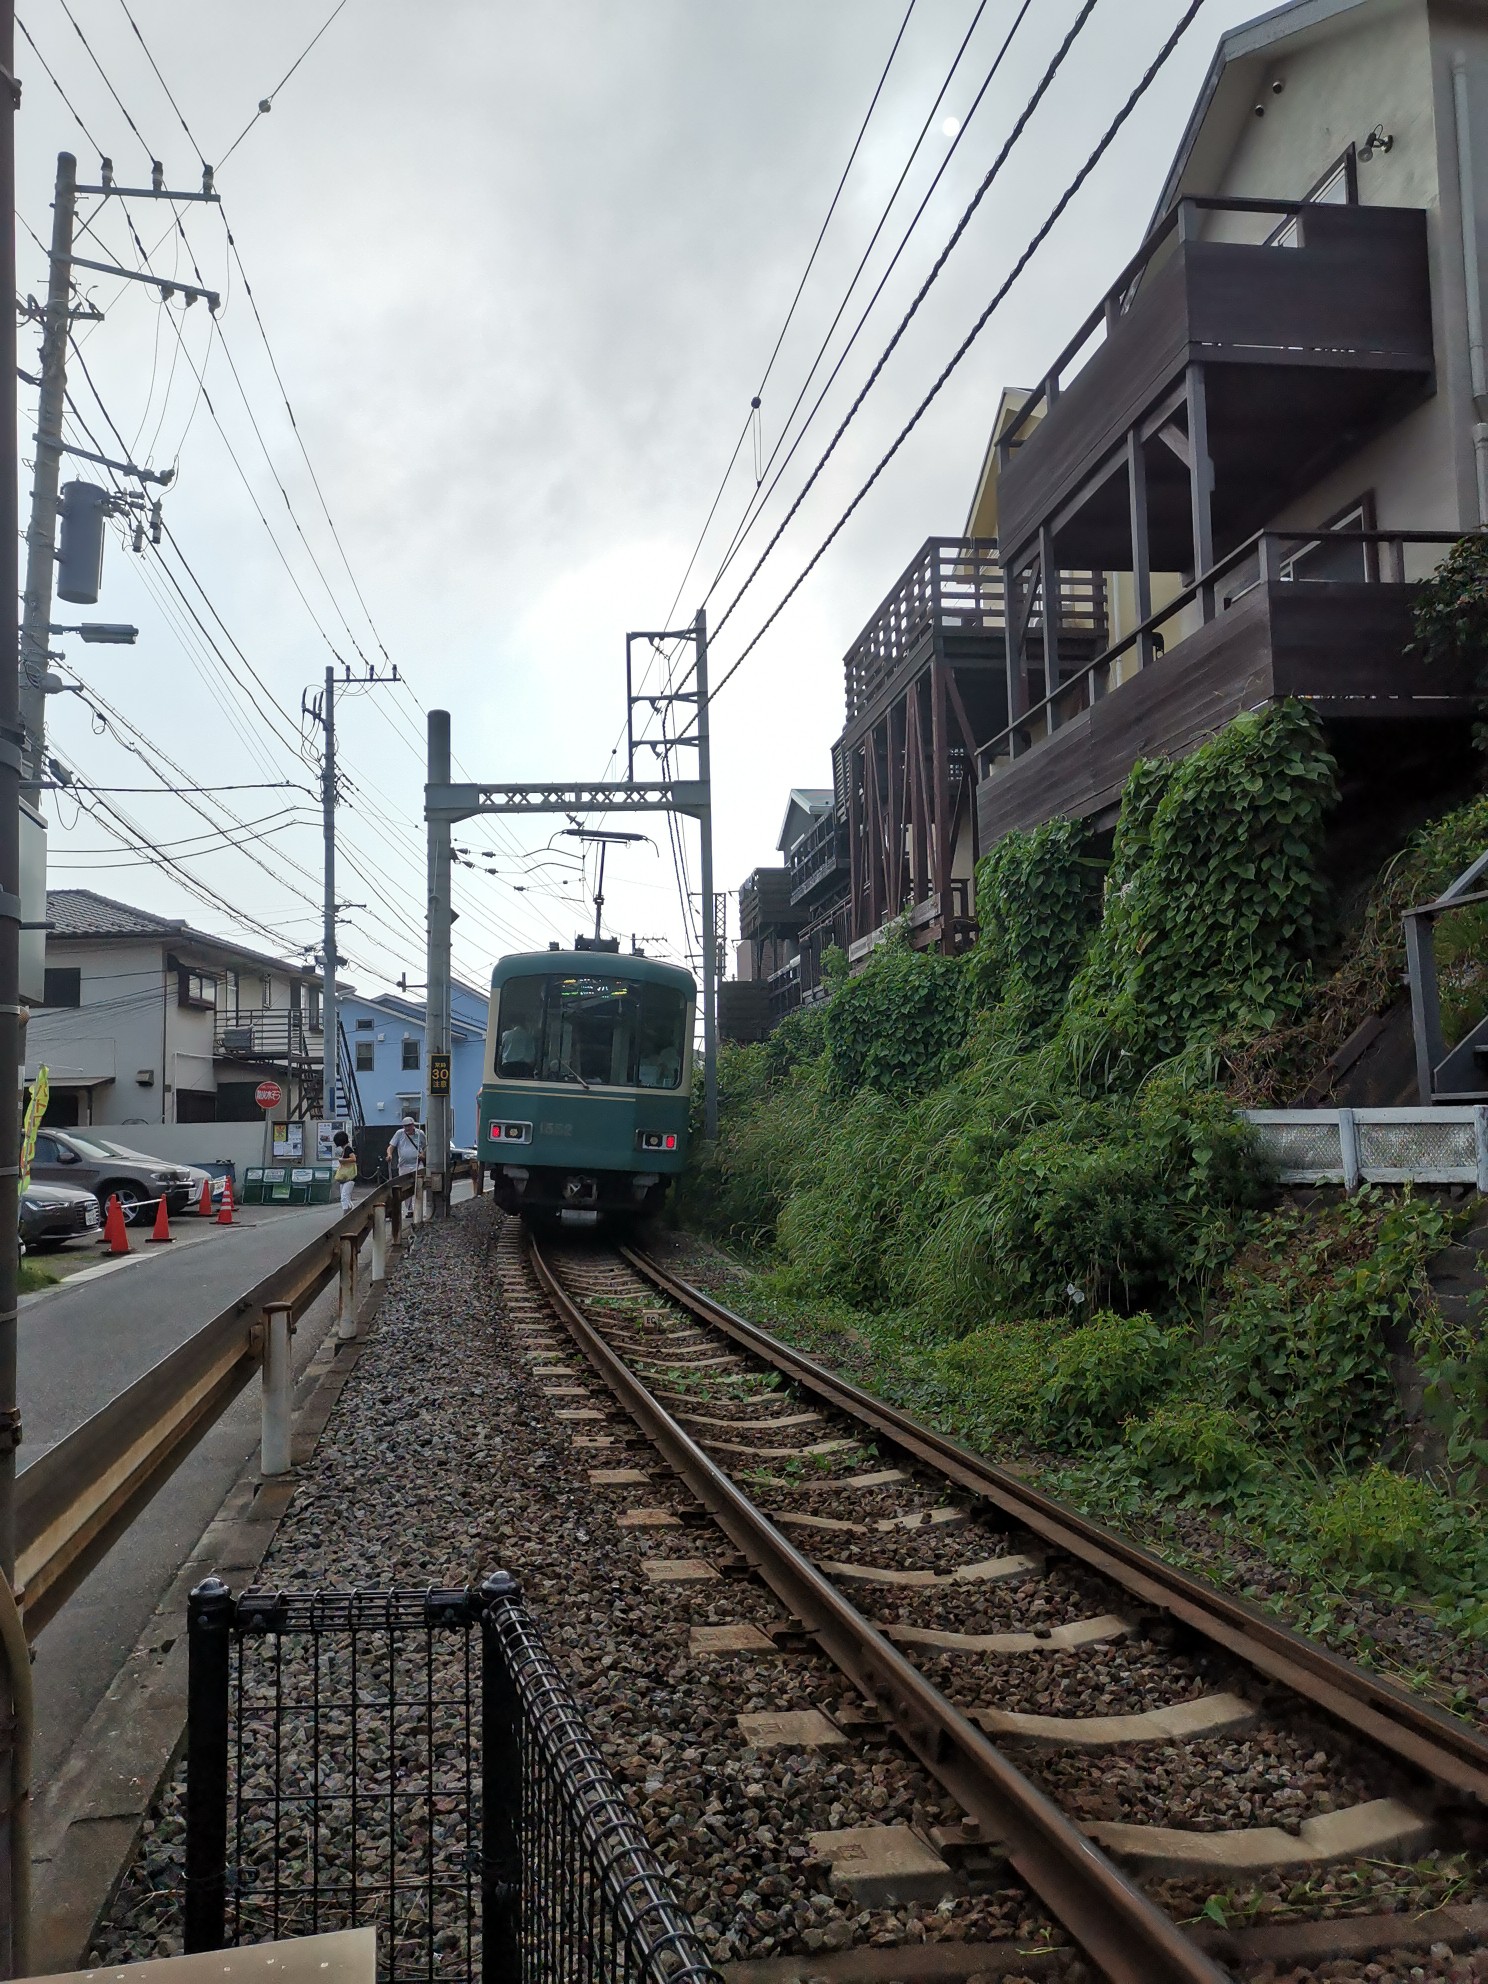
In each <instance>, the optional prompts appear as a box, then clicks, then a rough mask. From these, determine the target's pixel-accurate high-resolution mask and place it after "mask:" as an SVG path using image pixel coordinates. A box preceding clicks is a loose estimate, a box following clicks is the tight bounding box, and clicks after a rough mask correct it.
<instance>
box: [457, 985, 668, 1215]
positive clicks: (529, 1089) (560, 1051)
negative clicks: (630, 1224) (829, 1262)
mask: <svg viewBox="0 0 1488 1984" xmlns="http://www.w3.org/2000/svg"><path fill="white" fill-rule="evenodd" d="M696 999H697V987H696V985H695V983H694V981H693V979H692V977H691V975H690V974H689V973H688V972H686V971H683V970H681V969H680V968H679V967H678V966H676V965H670V964H661V963H659V962H658V961H657V960H655V959H652V958H643V957H622V956H620V955H619V954H618V953H617V952H613V951H600V950H584V951H560V950H557V949H553V950H548V951H534V952H526V953H519V954H516V955H514V956H511V957H505V958H502V959H501V961H500V962H499V964H498V965H497V966H496V968H495V970H494V971H493V972H492V974H491V1011H490V1020H489V1023H488V1026H487V1030H486V1068H485V1080H484V1082H483V1083H482V1086H481V1094H480V1114H479V1138H480V1161H481V1163H482V1164H483V1165H484V1166H485V1168H486V1169H487V1171H488V1172H489V1173H490V1176H491V1182H492V1185H493V1187H494V1189H495V1194H496V1200H497V1203H498V1204H499V1205H501V1206H502V1207H503V1208H504V1209H505V1210H506V1211H508V1212H515V1213H522V1214H539V1215H543V1214H546V1215H552V1214H554V1213H567V1214H571V1215H579V1216H581V1217H583V1218H584V1219H586V1220H592V1219H595V1218H597V1217H600V1216H610V1217H625V1216H629V1217H638V1216H644V1215H646V1214H648V1213H654V1212H656V1211H657V1210H658V1209H659V1207H660V1205H661V1202H662V1200H663V1199H664V1198H665V1196H666V1190H667V1186H668V1185H669V1184H670V1183H671V1181H672V1179H673V1178H674V1177H675V1176H676V1175H677V1173H678V1172H679V1171H681V1170H682V1168H683V1166H684V1165H685V1164H686V1162H687V1115H688V1103H689V1098H690V1096H691V1090H692V1029H693V1010H694V1006H695V1004H696Z"/></svg>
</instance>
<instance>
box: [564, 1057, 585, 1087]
mask: <svg viewBox="0 0 1488 1984" xmlns="http://www.w3.org/2000/svg"><path fill="white" fill-rule="evenodd" d="M558 1065H559V1067H560V1068H561V1069H562V1070H563V1072H564V1074H566V1075H572V1076H573V1078H574V1080H575V1081H576V1082H577V1083H578V1085H579V1087H580V1088H583V1089H587V1088H589V1087H591V1086H592V1084H591V1083H589V1082H586V1081H585V1080H584V1077H583V1076H582V1075H581V1074H580V1073H579V1071H578V1069H577V1068H575V1067H572V1066H570V1064H569V1063H568V1062H567V1061H565V1060H564V1059H563V1057H562V1055H560V1056H559V1057H558Z"/></svg>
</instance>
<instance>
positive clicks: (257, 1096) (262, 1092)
mask: <svg viewBox="0 0 1488 1984" xmlns="http://www.w3.org/2000/svg"><path fill="white" fill-rule="evenodd" d="M253 1100H254V1101H255V1102H256V1103H257V1104H258V1106H259V1108H260V1109H277V1108H278V1107H279V1105H280V1103H281V1102H282V1101H283V1100H284V1090H283V1089H282V1088H281V1087H280V1086H279V1084H278V1082H260V1083H259V1085H258V1087H257V1088H256V1089H255V1090H254V1091H253Z"/></svg>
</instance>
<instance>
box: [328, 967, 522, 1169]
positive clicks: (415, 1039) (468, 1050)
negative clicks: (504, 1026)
mask: <svg viewBox="0 0 1488 1984" xmlns="http://www.w3.org/2000/svg"><path fill="white" fill-rule="evenodd" d="M337 1001H338V1004H339V1006H340V1013H341V1024H342V1026H343V1027H344V1028H345V1030H346V1039H347V1042H348V1044H349V1046H350V1049H351V1060H352V1066H353V1067H354V1068H355V1070H356V1081H357V1092H358V1094H359V1095H360V1096H361V1099H362V1115H363V1118H364V1119H365V1121H366V1122H367V1123H368V1124H369V1125H371V1124H382V1123H385V1124H386V1125H387V1133H388V1135H389V1136H390V1137H391V1136H392V1134H393V1131H394V1130H395V1129H396V1128H397V1127H398V1125H399V1123H400V1122H401V1121H402V1120H403V1118H404V1117H405V1116H416V1117H417V1118H418V1120H419V1121H420V1122H422V1121H423V1120H424V1087H425V1083H426V1082H427V1080H428V1075H427V1072H426V1067H425V1053H426V1048H425V1041H424V1005H423V1001H422V1000H421V999H400V998H399V997H398V995H397V994H396V993H395V992H389V993H385V994H383V995H382V996H381V997H379V998H375V999H370V998H363V997H362V996H361V995H360V994H359V993H356V992H347V991H342V992H339V993H338V994H337ZM450 1004H451V1011H452V1020H453V1024H452V1027H451V1038H450V1045H451V1048H452V1053H451V1056H450V1101H451V1103H452V1104H453V1107H454V1122H453V1141H454V1142H455V1143H456V1144H462V1145H465V1146H467V1147H473V1146H474V1144H475V1111H476V1101H477V1098H478V1096H479V1094H480V1085H481V1078H482V1076H483V1074H484V1072H485V1060H486V1014H487V1012H488V1011H489V1009H490V994H489V993H487V992H476V991H474V990H472V988H471V987H470V986H468V985H462V984H461V983H460V981H459V980H458V979H455V980H454V981H453V983H452V984H451V987H450Z"/></svg>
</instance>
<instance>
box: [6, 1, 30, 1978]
mask: <svg viewBox="0 0 1488 1984" xmlns="http://www.w3.org/2000/svg"><path fill="white" fill-rule="evenodd" d="M14 78H15V9H14V7H13V6H12V5H11V4H10V0H0V598H3V599H4V602H5V605H4V608H3V612H4V615H5V619H6V624H7V625H8V626H9V627H10V629H11V631H12V632H13V633H16V634H18V633H19V631H20V630H19V627H18V625H17V616H16V608H15V599H16V579H17V576H18V574H17V571H16V563H17V560H16V526H17V523H18V522H19V517H18V505H17V500H16V479H17V469H18V464H17V461H16V313H15V111H16V98H17V96H18V95H19V94H20V91H19V88H18V86H17V84H16V82H15V80H14ZM8 651H9V652H10V653H14V652H15V650H14V649H13V648H11V649H9V650H8ZM24 741H25V733H24V732H23V731H22V729H21V722H20V680H19V677H18V674H17V673H16V671H15V670H13V669H11V668H8V667H7V668H0V1233H3V1234H13V1233H14V1232H15V1230H16V1199H17V1196H18V1192H19V1186H20V1178H19V1171H20V1159H21V1118H20V1101H21V1098H20V1083H21V1074H22V1066H23V1063H22V1052H21V1041H22V1033H21V1003H20V988H21V762H22V747H23V745H24ZM19 1266H20V1263H19V1261H18V1259H17V1257H16V1249H15V1247H14V1246H13V1245H11V1244H9V1243H7V1244H6V1245H5V1246H0V1577H3V1578H4V1579H5V1581H6V1583H7V1584H8V1585H9V1586H11V1587H14V1584H15V1559H16V1534H15V1476H16V1446H17V1444H18V1443H19V1441H20V1437H21V1421H20V1413H19V1410H18V1408H17V1403H16V1303H17V1299H18V1289H17V1279H18V1274H17V1271H18V1269H19ZM3 1602H4V1601H3V1600H0V1603H3ZM7 1666H8V1663H6V1664H0V1868H3V1869H4V1870H5V1871H6V1874H7V1875H8V1879H7V1880H6V1883H5V1891H4V1892H3V1893H0V1977H22V1976H25V1975H26V1974H27V1973H28V1972H29V1971H30V1968H31V1962H30V1947H29V1944H30V1885H29V1884H30V1872H31V1870H30V1865H29V1856H28V1850H27V1843H26V1826H25V1822H24V1820H23V1818H22V1816H21V1815H20V1813H18V1812H17V1810H16V1808H15V1803H14V1801H13V1798H12V1787H13V1786H15V1784H16V1780H17V1778H18V1776H19V1773H18V1772H17V1770H16V1768H15V1742H16V1735H17V1719H18V1718H17V1711H18V1710H20V1709H22V1707H23V1706H24V1705H25V1703H26V1698H27V1696H28V1695H29V1692H30V1686H31V1677H30V1673H29V1671H27V1672H25V1673H21V1674H14V1673H8V1672H7ZM27 1719H28V1720H29V1716H28V1717H27Z"/></svg>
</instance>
